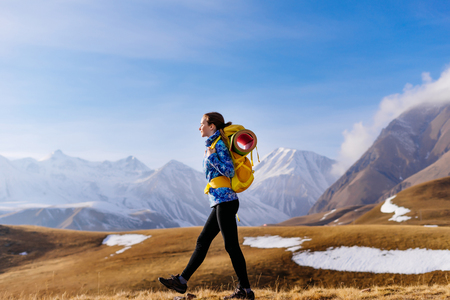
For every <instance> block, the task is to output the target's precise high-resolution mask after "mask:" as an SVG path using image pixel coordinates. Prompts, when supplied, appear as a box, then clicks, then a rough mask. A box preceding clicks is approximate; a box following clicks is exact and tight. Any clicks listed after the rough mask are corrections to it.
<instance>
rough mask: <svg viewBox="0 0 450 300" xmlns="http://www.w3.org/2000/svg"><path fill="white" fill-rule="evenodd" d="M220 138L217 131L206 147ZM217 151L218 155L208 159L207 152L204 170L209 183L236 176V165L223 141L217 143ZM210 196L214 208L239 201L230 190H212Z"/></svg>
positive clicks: (210, 202) (207, 141)
mask: <svg viewBox="0 0 450 300" xmlns="http://www.w3.org/2000/svg"><path fill="white" fill-rule="evenodd" d="M219 136H220V131H219V130H217V131H216V132H215V133H214V134H213V135H211V136H210V137H209V138H208V139H207V140H206V147H209V146H211V144H212V143H213V142H214V141H215V140H216V139H217V138H218V137H219ZM215 149H216V153H213V154H211V155H210V156H209V157H206V151H205V157H204V158H203V170H204V171H205V175H206V180H208V182H210V181H211V179H213V178H216V177H219V176H226V177H229V178H231V177H233V176H234V165H233V161H232V160H231V154H230V152H229V150H228V149H227V147H226V146H225V144H224V142H223V141H222V139H220V140H219V141H218V142H217V144H216V146H215ZM208 195H209V204H210V206H211V207H214V206H216V205H217V204H219V203H223V202H228V201H234V200H238V196H237V195H236V193H235V192H234V191H233V190H232V189H230V188H217V189H213V188H210V189H209V194H208Z"/></svg>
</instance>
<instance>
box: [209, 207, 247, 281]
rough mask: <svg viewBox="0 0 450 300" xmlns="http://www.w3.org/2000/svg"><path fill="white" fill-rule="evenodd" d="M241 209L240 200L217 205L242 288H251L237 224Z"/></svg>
mask: <svg viewBox="0 0 450 300" xmlns="http://www.w3.org/2000/svg"><path fill="white" fill-rule="evenodd" d="M238 209H239V201H238V200H236V201H230V202H224V203H220V204H218V205H216V214H217V221H218V226H219V228H220V231H221V232H222V236H223V240H224V243H225V249H226V250H227V252H228V254H229V255H230V258H231V263H232V264H233V268H234V271H235V272H236V275H237V277H238V280H239V284H240V286H241V288H244V289H248V288H250V283H249V281H248V275H247V265H246V263H245V258H244V255H243V254H242V251H241V247H240V246H239V239H238V231H237V224H236V217H235V215H236V213H237V211H238Z"/></svg>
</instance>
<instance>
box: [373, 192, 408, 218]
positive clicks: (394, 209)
mask: <svg viewBox="0 0 450 300" xmlns="http://www.w3.org/2000/svg"><path fill="white" fill-rule="evenodd" d="M395 197H396V195H394V196H392V197H389V198H387V199H386V201H385V202H384V204H383V205H382V206H381V209H380V210H381V212H382V213H385V214H391V213H394V215H393V216H392V217H391V218H390V219H389V221H395V222H403V221H407V220H409V219H411V217H408V216H404V214H406V213H409V212H410V211H411V210H409V209H407V208H405V207H399V206H397V205H395V204H394V203H392V199H394V198H395Z"/></svg>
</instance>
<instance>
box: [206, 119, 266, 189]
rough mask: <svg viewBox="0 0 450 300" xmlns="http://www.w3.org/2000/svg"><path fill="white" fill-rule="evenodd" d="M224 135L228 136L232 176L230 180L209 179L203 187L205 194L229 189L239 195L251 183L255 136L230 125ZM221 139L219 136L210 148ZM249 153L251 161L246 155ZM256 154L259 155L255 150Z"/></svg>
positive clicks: (225, 178) (250, 132) (239, 127)
mask: <svg viewBox="0 0 450 300" xmlns="http://www.w3.org/2000/svg"><path fill="white" fill-rule="evenodd" d="M223 131H224V133H225V135H226V136H228V138H229V141H230V145H229V149H228V150H230V154H231V159H232V160H233V165H234V176H233V178H231V182H230V179H229V178H228V177H226V176H219V177H216V178H213V179H211V181H210V182H209V183H208V184H207V185H206V187H205V191H204V192H205V194H208V193H209V188H214V189H216V188H220V187H229V188H231V189H232V190H233V191H235V192H236V193H241V192H243V191H245V190H246V189H248V188H249V187H250V185H251V184H252V182H253V179H254V177H253V172H254V171H253V170H252V167H253V149H255V148H256V143H257V139H256V135H255V134H254V133H253V132H252V131H251V130H248V129H245V128H244V126H242V125H230V126H227V127H225V128H224V130H223ZM220 139H221V136H219V137H218V138H217V139H216V140H215V141H214V142H213V143H212V144H211V146H210V148H211V149H214V148H215V146H216V144H217V142H218V141H219V140H220ZM249 153H250V157H251V160H249V159H248V157H247V155H248V154H249ZM256 153H257V155H258V162H259V154H258V149H257V148H256Z"/></svg>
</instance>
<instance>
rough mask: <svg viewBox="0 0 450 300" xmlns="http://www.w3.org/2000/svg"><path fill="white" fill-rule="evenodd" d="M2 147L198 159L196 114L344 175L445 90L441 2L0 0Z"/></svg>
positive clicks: (446, 47)
mask: <svg viewBox="0 0 450 300" xmlns="http://www.w3.org/2000/svg"><path fill="white" fill-rule="evenodd" d="M0 45H1V46H0V103H1V109H0V141H1V142H0V155H2V156H5V157H7V158H8V159H18V158H24V157H32V158H35V159H40V158H43V157H46V156H48V155H49V154H50V153H52V152H54V151H56V150H58V149H60V150H62V151H63V152H64V153H65V154H67V155H69V156H74V157H80V158H84V159H87V160H91V161H103V160H111V161H115V160H119V159H122V158H125V157H128V156H130V155H132V156H135V157H136V158H138V159H139V160H140V161H142V162H143V163H145V164H146V165H147V166H148V167H150V168H152V169H156V168H159V167H162V166H163V165H164V164H166V163H167V162H169V161H170V160H172V159H175V160H178V161H180V162H183V163H185V164H187V165H189V166H191V167H193V168H195V169H197V170H200V169H201V161H202V157H203V151H204V139H203V138H201V137H200V134H199V131H198V127H199V125H200V120H201V117H202V115H203V114H204V113H206V112H210V111H218V112H221V113H222V114H223V115H224V117H225V119H226V121H232V122H233V123H235V124H242V125H244V126H245V127H246V128H249V129H251V130H253V131H254V132H255V133H256V135H257V137H258V150H259V154H260V156H261V157H264V156H265V155H267V154H269V153H270V152H271V151H273V150H275V149H277V148H279V147H284V148H292V149H298V150H307V151H313V152H316V153H318V154H320V155H324V156H327V157H329V158H333V159H336V160H338V161H339V163H338V164H337V165H336V168H335V170H334V171H335V172H336V173H342V172H344V171H345V169H346V168H348V167H349V166H350V165H351V164H352V163H354V162H355V161H356V160H357V159H358V158H359V157H360V155H361V154H362V153H363V152H364V151H365V150H366V149H367V148H368V147H369V146H370V145H371V143H372V142H373V140H374V139H375V138H376V136H377V135H378V134H379V132H380V131H381V129H382V128H383V127H385V126H387V124H388V123H389V121H391V120H392V119H393V118H395V117H397V116H398V115H399V114H400V113H401V112H403V111H405V110H406V109H408V108H409V107H411V106H412V105H416V104H418V103H422V102H442V101H450V90H449V89H450V74H449V73H450V71H449V69H450V2H449V1H414V0H412V1H383V0H381V1H326V0H324V1H312V0H311V1H250V0H249V1H234V0H228V1H223V0H215V1H205V0H190V1H181V0H163V1H158V0H155V1H139V0H127V1H117V0H108V1H106V0H89V1H84V0H77V1H73V0H67V1H56V0H55V1H45V0H44V1H31V0H25V1H20V2H18V1H14V0H2V1H1V2H0Z"/></svg>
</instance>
